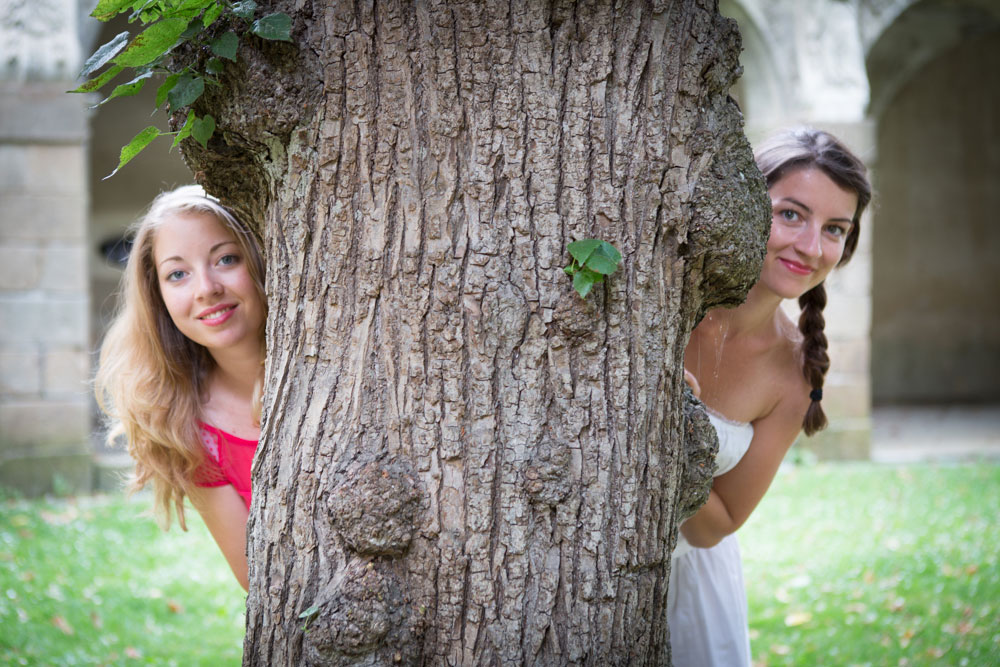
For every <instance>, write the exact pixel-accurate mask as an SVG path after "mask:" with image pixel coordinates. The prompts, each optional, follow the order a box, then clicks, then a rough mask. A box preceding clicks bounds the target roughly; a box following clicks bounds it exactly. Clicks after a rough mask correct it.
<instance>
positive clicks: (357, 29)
mask: <svg viewBox="0 0 1000 667" xmlns="http://www.w3.org/2000/svg"><path fill="white" fill-rule="evenodd" d="M715 5H716V3H715V2H707V1H704V2H696V1H694V0H691V1H686V2H685V1H678V2H656V1H647V2H631V1H626V0H622V1H621V2H619V3H618V4H617V6H614V7H612V6H611V5H610V4H609V3H606V2H581V3H574V2H559V1H552V2H540V1H535V0H515V1H514V2H512V3H498V2H491V1H489V0H466V1H464V2H462V1H438V2H434V1H417V2H406V1H403V0H398V1H396V2H384V3H383V2H379V3H371V2H356V3H343V2H331V3H325V2H314V3H310V2H305V1H300V2H296V3H293V2H291V1H288V2H274V3H268V11H273V10H283V11H286V12H288V13H289V14H291V15H292V16H293V23H294V29H293V37H294V40H295V44H294V45H288V44H274V43H264V42H257V41H254V42H251V43H249V44H248V45H246V46H244V47H243V48H242V49H241V52H240V57H241V63H242V64H240V65H234V66H233V67H232V68H231V70H230V71H228V72H227V73H226V75H225V78H224V81H223V83H224V85H223V86H222V87H221V88H220V89H218V90H216V89H213V90H211V91H209V93H208V94H207V95H206V97H205V98H204V101H203V102H201V104H202V106H201V107H200V108H199V111H201V112H202V113H204V112H209V113H213V114H214V115H215V116H216V118H217V119H218V124H219V128H220V129H219V131H217V136H216V138H215V139H213V141H212V142H211V143H210V144H209V149H208V150H207V151H205V150H202V149H201V148H200V147H199V146H197V145H191V144H193V142H186V143H187V144H188V145H187V146H186V147H185V152H186V155H187V157H188V159H189V162H190V164H191V165H192V167H193V168H194V170H195V171H196V172H197V176H198V178H199V179H200V180H201V181H202V182H203V183H204V184H205V185H206V187H207V188H208V189H209V190H210V191H212V192H215V193H217V194H219V195H220V196H221V197H222V198H223V199H224V200H226V201H227V202H230V203H232V204H234V205H235V206H236V207H237V208H238V209H239V210H241V211H242V212H243V213H244V214H245V215H246V216H248V217H249V218H250V219H251V220H253V221H255V222H256V223H257V224H258V225H259V226H260V227H261V230H262V234H263V237H264V240H265V246H266V254H267V262H268V278H267V291H268V301H269V306H270V313H269V317H268V325H267V337H268V359H267V385H266V394H265V413H264V428H263V432H262V440H261V446H260V449H259V452H258V455H257V460H256V462H255V466H254V500H253V507H252V511H251V519H250V525H249V529H248V530H249V544H248V548H249V553H250V563H251V565H250V596H249V599H248V609H247V635H246V642H245V648H244V664H246V665H287V664H296V665H297V664H307V665H327V664H329V665H375V664H397V663H398V664H414V665H415V664H435V665H437V664H463V665H481V664H489V665H498V664H503V665H513V664H526V663H527V664H546V665H549V664H552V665H562V664H589V665H613V664H667V663H669V645H668V633H667V627H666V618H665V606H666V599H667V576H668V573H669V567H670V557H669V556H670V552H671V550H672V548H673V545H674V540H675V537H676V530H675V523H676V521H677V519H678V517H679V516H680V515H681V514H682V513H683V512H688V511H691V510H692V509H693V508H694V507H696V506H697V505H698V504H699V503H700V502H703V500H704V497H705V494H706V493H707V486H708V483H709V481H710V474H709V471H710V470H711V457H712V455H713V450H712V447H713V446H714V442H713V438H712V437H711V435H710V434H711V429H710V428H706V426H705V424H704V422H703V421H702V420H699V418H698V410H697V409H696V408H695V407H693V406H688V410H689V411H690V413H691V419H689V420H688V421H687V423H688V430H689V431H691V433H693V434H694V435H693V436H692V437H689V439H688V446H689V447H690V448H691V449H692V451H693V452H694V454H695V460H694V461H693V462H692V463H691V464H688V465H685V462H686V461H687V454H686V453H685V450H684V446H685V445H684V439H683V433H684V430H685V423H686V422H685V418H684V408H685V398H684V396H685V392H684V391H683V390H682V388H683V386H684V383H683V372H682V369H683V353H684V348H685V345H686V344H687V340H688V334H689V332H690V331H691V329H692V327H693V326H694V325H695V324H696V322H697V321H698V319H699V318H700V317H701V315H702V314H703V313H704V311H705V310H706V309H707V308H709V307H712V306H716V305H719V304H724V303H736V302H738V301H739V300H741V299H742V298H743V296H744V295H745V293H746V290H747V289H748V288H749V286H750V285H751V284H752V283H753V281H754V279H755V278H756V274H757V271H758V270H759V264H760V260H761V258H762V257H763V244H764V239H765V238H766V229H767V223H768V218H769V215H768V210H769V206H768V204H767V200H766V196H765V191H764V186H763V183H762V181H761V178H760V175H759V173H758V172H757V170H756V168H755V166H754V165H753V161H752V156H751V154H750V149H749V147H748V145H747V142H746V140H745V138H744V137H743V134H742V121H741V118H740V115H739V113H738V110H737V108H736V106H735V104H734V103H733V102H732V100H730V99H729V98H728V97H727V94H726V93H727V90H728V88H729V86H730V85H731V83H732V82H733V80H734V78H735V76H736V75H737V73H738V64H737V55H738V52H739V36H738V33H737V31H736V28H735V23H733V22H731V21H729V20H727V19H724V18H722V17H720V16H719V15H718V12H717V8H716V6H715ZM583 238H600V239H604V240H606V241H609V242H611V243H612V244H614V245H615V246H616V247H617V248H618V249H619V250H620V251H621V252H622V255H623V257H624V259H623V261H622V264H621V267H620V268H619V270H618V272H617V273H615V274H614V275H613V276H611V277H610V279H609V280H607V281H606V282H605V283H602V284H599V285H597V286H596V287H595V289H594V291H593V292H592V293H591V294H590V295H589V296H588V297H587V298H586V299H581V298H580V297H579V296H578V295H577V294H576V293H575V292H574V291H573V288H572V284H571V280H570V279H569V278H568V277H567V276H566V274H565V273H564V272H563V270H562V267H563V266H565V265H567V264H568V263H569V256H568V253H567V252H566V245H567V243H569V242H571V241H574V240H578V239H583ZM697 457H700V459H699V458H697ZM685 476H686V477H685ZM684 479H688V480H689V482H687V483H686V482H684Z"/></svg>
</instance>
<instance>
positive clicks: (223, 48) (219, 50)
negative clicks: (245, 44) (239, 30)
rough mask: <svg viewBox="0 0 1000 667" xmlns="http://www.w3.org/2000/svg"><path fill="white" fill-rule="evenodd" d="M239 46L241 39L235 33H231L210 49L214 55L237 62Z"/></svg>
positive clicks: (217, 41) (219, 39)
mask: <svg viewBox="0 0 1000 667" xmlns="http://www.w3.org/2000/svg"><path fill="white" fill-rule="evenodd" d="M239 46H240V38H239V37H237V36H236V33H235V32H232V31H230V32H227V33H226V34H224V35H222V36H221V37H219V38H218V39H217V40H215V41H213V42H212V43H211V44H210V45H209V48H210V49H212V53H214V54H215V55H217V56H219V57H220V58H225V59H226V60H236V49H238V48H239Z"/></svg>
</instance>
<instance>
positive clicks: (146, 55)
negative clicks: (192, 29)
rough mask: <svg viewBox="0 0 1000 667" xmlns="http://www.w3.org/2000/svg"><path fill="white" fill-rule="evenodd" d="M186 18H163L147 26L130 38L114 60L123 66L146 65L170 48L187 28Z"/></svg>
mask: <svg viewBox="0 0 1000 667" xmlns="http://www.w3.org/2000/svg"><path fill="white" fill-rule="evenodd" d="M187 24H188V22H187V19H179V18H176V19H163V20H162V21H158V22H156V23H154V24H153V25H151V26H149V27H148V28H146V29H145V30H143V31H142V33H141V34H140V35H139V36H138V37H136V38H135V39H133V40H132V42H131V43H130V44H129V45H128V48H127V49H125V51H124V53H122V54H121V55H119V56H118V57H117V58H115V60H114V62H115V64H117V65H122V66H123V67H139V66H140V65H147V64H149V63H151V62H153V61H154V60H156V59H157V58H159V57H160V56H162V55H163V54H164V53H166V52H167V51H169V50H170V48H171V47H172V46H173V45H174V43H175V42H176V41H177V39H178V38H179V37H180V36H181V33H182V32H184V30H185V29H186V28H187Z"/></svg>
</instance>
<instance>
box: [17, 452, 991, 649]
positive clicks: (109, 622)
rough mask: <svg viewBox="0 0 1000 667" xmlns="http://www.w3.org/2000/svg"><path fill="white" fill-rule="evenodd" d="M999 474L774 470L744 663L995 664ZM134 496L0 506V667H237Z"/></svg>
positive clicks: (227, 590)
mask: <svg viewBox="0 0 1000 667" xmlns="http://www.w3.org/2000/svg"><path fill="white" fill-rule="evenodd" d="M998 507H1000V466H998V465H993V464H979V465H968V466H953V467H935V466H907V467H898V468H897V467H887V466H877V465H871V464H852V465H836V466H834V465H812V466H799V467H791V468H787V469H784V470H782V472H780V473H779V475H778V477H777V479H776V480H775V482H774V485H773V486H772V488H771V491H770V492H769V493H768V495H767V497H765V499H764V501H763V502H762V503H761V505H760V507H759V508H758V509H757V511H756V512H755V513H754V516H753V517H751V519H750V521H749V522H748V523H747V525H746V526H744V528H743V529H742V530H741V531H740V534H741V540H742V546H743V554H744V560H745V568H746V578H747V586H748V598H749V601H750V620H751V636H752V637H753V653H754V660H755V662H756V663H757V664H758V665H938V664H947V665H972V666H977V667H978V666H979V665H994V664H1000V568H998V564H997V557H998V552H1000V533H998V531H997V530H996V526H995V518H994V517H995V515H996V511H997V508H998ZM148 509H149V500H148V498H143V497H140V498H137V499H135V500H132V501H128V500H125V499H123V498H121V497H120V496H94V497H88V498H76V499H44V500H39V501H24V500H19V499H10V498H8V499H6V500H2V501H0V664H14V665H17V664H25V665H118V664H122V665H131V664H156V665H161V664H163V665H169V664H175V665H181V666H185V667H186V666H187V665H212V666H215V665H238V664H239V662H240V653H241V641H242V628H243V605H244V594H243V591H242V589H240V587H239V586H238V585H237V584H236V581H235V579H234V578H233V576H232V575H231V574H230V572H229V570H228V568H227V566H226V564H225V562H224V561H223V560H222V556H221V555H220V554H219V553H218V552H217V550H216V548H215V545H214V543H213V542H212V540H211V537H210V536H209V535H208V533H207V531H206V530H205V528H204V526H203V525H202V524H201V522H200V521H199V520H198V519H197V518H196V516H195V515H193V514H192V516H191V518H190V521H189V523H190V526H189V527H190V530H189V531H188V532H187V533H182V532H180V531H179V530H177V529H176V527H175V528H174V529H173V530H171V531H170V532H169V533H163V532H161V531H160V530H159V529H158V528H157V527H156V524H155V523H154V522H153V521H152V520H151V519H150V518H149V517H148V516H144V515H143V514H144V513H145V512H147V511H148Z"/></svg>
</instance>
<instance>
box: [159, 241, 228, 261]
mask: <svg viewBox="0 0 1000 667" xmlns="http://www.w3.org/2000/svg"><path fill="white" fill-rule="evenodd" d="M228 243H232V244H233V245H236V241H220V242H219V243H216V244H215V245H214V246H212V247H211V248H209V250H208V254H209V255H211V254H212V253H214V252H215V251H216V250H218V249H219V248H221V247H222V246H224V245H226V244H228ZM170 261H178V262H183V261H184V258H183V257H181V256H180V255H174V256H173V257H167V258H166V259H165V260H163V261H162V262H160V263H159V264H157V266H163V265H164V264H166V263H167V262H170Z"/></svg>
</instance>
